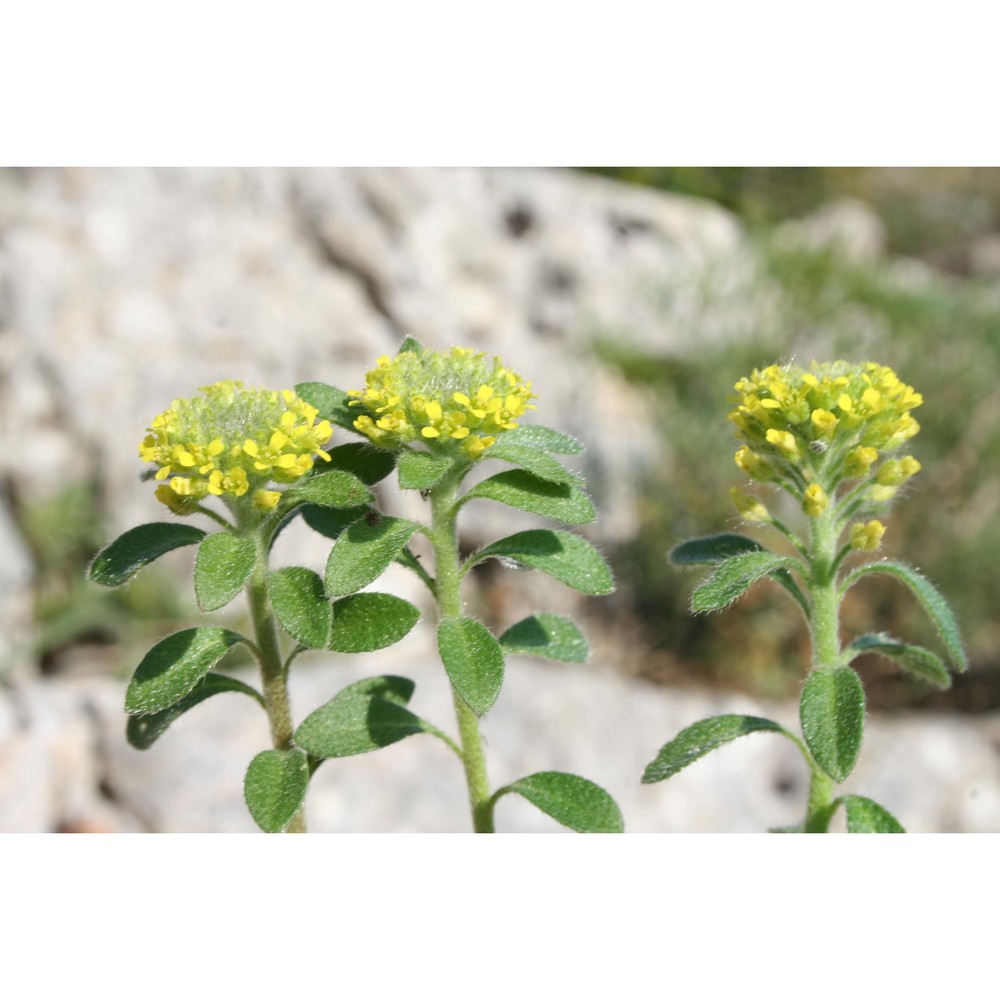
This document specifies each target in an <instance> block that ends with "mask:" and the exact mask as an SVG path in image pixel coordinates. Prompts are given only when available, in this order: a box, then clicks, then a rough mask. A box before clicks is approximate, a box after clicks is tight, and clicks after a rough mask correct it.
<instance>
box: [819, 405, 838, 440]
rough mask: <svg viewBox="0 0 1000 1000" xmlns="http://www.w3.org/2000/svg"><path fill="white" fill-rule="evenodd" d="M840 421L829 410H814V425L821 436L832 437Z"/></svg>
mask: <svg viewBox="0 0 1000 1000" xmlns="http://www.w3.org/2000/svg"><path fill="white" fill-rule="evenodd" d="M838 423H840V421H839V420H838V419H837V417H836V416H835V415H834V414H833V413H831V412H830V411H829V410H823V409H817V410H813V411H812V425H813V427H815V428H816V433H817V434H819V436H820V437H824V438H828V437H832V436H833V432H834V431H835V430H836V429H837V424H838Z"/></svg>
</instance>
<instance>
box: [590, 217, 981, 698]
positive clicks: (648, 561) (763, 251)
mask: <svg viewBox="0 0 1000 1000" xmlns="http://www.w3.org/2000/svg"><path fill="white" fill-rule="evenodd" d="M752 252H753V253H755V254H756V256H757V258H758V259H759V261H760V268H759V274H758V279H757V280H758V281H759V283H760V284H761V285H766V286H776V288H777V289H778V294H777V296H776V297H775V296H774V295H772V296H771V298H770V299H769V312H768V326H767V328H766V329H762V330H761V334H760V337H759V338H755V339H754V342H753V343H752V344H748V343H745V342H744V343H740V342H739V341H738V340H735V341H734V342H733V343H731V344H725V343H722V344H721V346H713V343H711V342H706V341H705V340H704V339H702V340H701V341H700V343H699V340H698V337H697V334H698V317H694V318H693V319H692V320H691V330H690V333H691V340H692V342H694V343H699V348H698V350H697V351H693V352H692V353H691V354H690V355H688V356H685V357H683V358H680V359H677V358H674V359H671V360H663V359H657V358H652V357H646V356H643V355H640V354H636V353H630V352H629V351H628V350H627V349H623V348H622V346H621V340H620V339H619V340H612V339H611V338H600V337H598V339H597V342H596V349H597V351H598V353H599V355H600V356H601V357H602V358H603V359H604V360H605V361H606V362H607V363H608V364H610V365H612V366H614V367H615V368H617V369H618V370H619V371H620V372H621V373H622V374H623V375H624V376H625V377H626V378H627V379H628V380H629V381H630V382H632V383H633V384H634V385H635V386H636V387H637V388H639V389H641V390H642V391H644V392H645V393H646V395H647V397H648V399H649V401H650V404H651V405H652V406H653V407H654V408H655V409H656V412H657V417H658V420H657V422H658V425H659V426H660V427H661V428H662V429H663V444H664V449H665V453H666V454H667V456H668V460H667V462H665V463H664V464H663V465H662V466H661V467H658V468H653V469H650V471H649V474H648V478H647V481H646V482H645V483H644V484H643V486H642V493H643V496H644V497H645V501H644V506H643V509H642V512H641V517H640V524H639V526H638V533H637V536H636V538H635V540H634V541H633V543H631V544H630V545H627V546H625V547H623V548H622V549H621V550H620V551H619V553H618V557H617V570H618V572H619V574H620V575H621V576H622V577H623V579H624V580H625V581H626V586H627V589H628V593H629V594H630V596H631V599H632V602H633V607H634V611H635V614H636V616H637V618H638V620H639V621H640V622H641V625H642V631H643V633H644V639H645V641H646V642H647V643H648V645H649V647H650V648H651V650H652V651H653V655H652V656H651V657H650V663H649V666H648V668H647V671H646V672H647V673H649V674H651V675H652V676H654V677H657V676H659V679H666V680H670V681H673V682H676V681H677V679H678V675H684V674H692V673H693V674H696V675H697V676H698V678H699V679H701V680H703V681H704V680H708V681H712V682H716V683H720V684H725V685H727V686H737V687H740V688H743V689H746V690H749V691H751V692H753V693H755V694H759V695H768V696H782V695H791V694H793V693H794V692H795V691H796V690H797V686H798V684H799V682H800V680H801V670H802V662H803V659H802V658H803V656H804V655H805V652H806V649H807V647H806V645H805V642H806V637H805V633H804V630H803V627H802V625H801V623H800V622H799V621H798V620H797V612H796V611H795V609H794V608H793V606H792V605H791V603H790V602H787V601H786V600H785V598H784V595H782V594H781V592H780V591H779V590H777V588H761V590H760V591H759V592H757V593H755V594H753V595H751V596H750V597H749V598H748V599H746V600H745V601H743V602H741V604H740V605H739V606H738V607H737V608H736V609H733V610H730V611H728V612H724V613H721V614H718V615H714V616H709V617H706V616H701V617H698V618H694V617H692V616H691V615H689V614H688V612H687V599H688V595H689V593H690V587H691V581H692V578H691V577H688V576H687V575H682V574H680V573H679V572H678V571H676V570H674V569H672V568H670V567H669V566H668V565H667V564H666V560H665V558H664V553H665V551H666V550H667V549H669V548H670V547H672V546H673V545H674V544H676V543H677V542H678V541H681V540H683V539H685V538H687V537H690V536H693V535H701V534H711V533H714V532H716V531H721V530H726V529H732V528H734V527H736V524H737V522H736V519H735V518H734V516H733V513H732V510H731V508H730V507H729V504H728V500H727V499H726V494H727V491H728V488H729V487H730V486H732V485H735V484H739V483H741V482H742V479H743V477H742V475H741V474H740V473H739V471H738V470H737V469H736V466H735V465H734V463H733V461H732V455H733V452H734V450H735V447H736V444H737V442H736V439H735V437H734V435H733V433H732V430H731V428H730V426H729V423H728V421H727V420H726V413H727V412H728V410H729V409H730V403H729V402H728V400H729V398H730V396H731V394H732V384H733V382H735V381H736V379H737V378H739V377H740V376H742V375H744V374H746V373H748V372H749V371H750V369H751V368H753V367H755V366H760V365H763V364H767V363H770V362H771V361H774V360H779V361H780V360H787V359H790V358H795V360H797V361H798V362H800V363H805V362H807V361H808V360H810V359H811V358H813V357H823V356H830V357H841V356H843V357H847V358H849V359H853V360H867V359H871V360H877V361H879V362H881V363H884V364H888V365H890V366H892V367H893V368H895V369H896V370H897V372H898V373H899V374H900V377H901V378H903V379H904V380H905V381H907V382H910V383H911V384H913V385H914V386H915V387H916V388H917V389H918V390H919V391H920V392H922V393H923V395H924V398H925V400H926V402H925V405H924V406H923V407H921V408H920V409H919V410H918V411H916V416H917V418H918V420H919V421H920V423H921V426H922V430H921V433H920V434H919V435H918V437H917V438H915V439H914V442H913V448H912V451H913V453H914V454H915V455H916V456H917V457H918V458H919V459H920V461H921V462H922V463H923V466H924V471H923V472H922V473H921V474H920V475H919V476H918V477H916V479H915V480H914V481H913V484H912V487H911V489H910V491H909V494H908V495H907V496H906V497H904V498H903V499H902V501H901V502H900V503H899V504H898V505H897V506H896V507H895V508H894V510H893V512H892V514H891V517H890V520H889V522H888V527H889V531H888V534H887V536H886V553H887V554H889V555H892V556H894V557H897V558H902V559H904V560H906V561H909V562H912V563H914V564H916V565H917V566H919V567H921V568H922V569H923V570H924V571H925V572H926V573H927V575H929V576H930V577H931V579H932V580H934V581H935V582H936V583H937V584H938V585H939V586H940V587H941V588H942V590H943V591H944V592H945V594H946V595H947V596H948V597H949V599H950V600H951V601H952V603H953V606H954V607H955V608H956V609H957V613H958V615H959V619H960V621H961V623H962V625H963V627H964V633H965V637H966V641H967V643H968V645H969V649H970V654H971V658H972V662H973V672H972V674H971V675H969V676H967V677H966V678H962V679H960V681H959V682H958V683H956V686H955V688H954V690H953V691H952V692H949V693H947V694H944V695H937V694H931V693H929V692H928V689H927V688H926V687H924V686H922V685H920V684H919V683H918V682H912V681H909V680H907V679H906V678H903V677H901V676H899V675H898V674H897V673H896V672H895V671H894V669H893V668H892V667H886V666H883V665H882V663H881V662H880V661H878V660H875V659H874V658H869V659H868V661H867V662H865V663H864V665H863V668H862V673H863V675H864V676H865V679H866V682H867V686H868V691H869V698H870V700H871V702H872V704H873V705H876V706H881V707H893V706H915V705H918V704H934V705H941V706H944V705H949V706H951V707H957V708H962V709H965V710H969V711H983V710H987V709H990V708H995V707H997V706H1000V659H998V656H997V645H998V638H1000V636H998V631H1000V629H998V625H997V623H996V620H995V613H994V603H995V592H996V591H995V587H996V568H997V566H998V565H1000V516H998V515H1000V393H998V392H997V373H998V371H1000V290H998V289H997V287H996V285H995V283H994V284H991V283H988V282H983V281H975V280H971V279H960V278H956V277H953V276H946V275H943V274H940V273H937V272H934V271H932V270H931V269H930V268H925V267H916V268H914V267H913V266H908V265H906V264H905V263H904V264H900V262H899V261H898V260H894V259H893V258H886V259H884V260H882V261H878V262H875V263H857V262H854V261H851V260H849V259H846V258H844V257H843V256H840V255H838V254H837V253H835V252H833V251H830V250H822V251H817V250H806V249H803V248H801V247H797V248H796V247H794V246H793V245H790V244H789V241H787V240H783V239H777V238H774V236H773V230H772V229H770V228H769V227H763V228H761V229H758V230H757V234H756V236H755V237H753V239H752ZM771 291H772V292H773V291H774V287H771ZM752 298H753V297H752V296H751V297H750V300H749V301H748V302H747V309H749V310H751V311H752V310H753V309H754V304H753V301H752ZM775 301H777V303H778V306H777V315H775V308H774V303H775ZM712 305H713V304H712V302H711V301H710V300H709V301H706V303H705V308H706V310H709V309H711V308H712ZM741 530H743V529H741ZM759 537H761V538H762V539H763V538H764V537H765V536H763V535H761V536H759ZM772 544H773V540H772ZM845 625H846V626H847V627H848V628H849V629H850V630H851V631H858V632H860V631H863V630H868V629H880V630H886V631H890V632H892V633H894V634H896V635H899V636H901V637H905V638H911V639H914V640H920V641H924V642H926V643H928V644H929V645H932V646H934V645H935V637H934V635H933V634H932V630H931V629H930V627H929V626H928V625H927V624H926V622H925V621H924V619H923V617H922V614H921V612H920V611H919V609H918V608H917V607H916V606H915V605H914V603H913V601H912V599H911V598H910V597H909V596H908V595H907V594H906V593H905V592H904V591H903V590H902V589H901V588H894V587H893V586H892V585H888V586H887V585H886V581H884V580H882V579H877V580H873V581H870V582H866V583H865V584H864V585H863V587H860V586H859V587H858V588H857V590H856V591H855V592H852V594H851V596H850V600H849V602H848V603H847V605H846V606H845Z"/></svg>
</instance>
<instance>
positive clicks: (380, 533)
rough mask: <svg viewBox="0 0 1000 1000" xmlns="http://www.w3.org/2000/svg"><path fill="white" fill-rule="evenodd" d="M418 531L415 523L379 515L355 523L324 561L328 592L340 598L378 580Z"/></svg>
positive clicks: (417, 525)
mask: <svg viewBox="0 0 1000 1000" xmlns="http://www.w3.org/2000/svg"><path fill="white" fill-rule="evenodd" d="M419 528H420V525H419V524H417V523H416V522H415V521H406V520H404V519H402V518H399V517H386V516H382V515H379V514H374V515H370V516H366V517H364V518H362V519H361V520H359V521H355V522H354V523H353V524H351V525H350V526H349V527H348V528H347V529H346V530H345V531H344V532H343V534H342V535H341V536H340V538H339V539H338V540H337V544H336V545H334V547H333V551H332V552H331V553H330V558H329V559H328V560H327V563H326V591H327V593H328V594H329V595H330V596H331V597H342V596H345V595H347V594H353V593H355V592H356V591H358V590H360V589H361V588H362V587H366V586H368V584H369V583H372V582H373V581H374V580H377V579H378V578H379V577H380V576H381V575H382V574H383V573H384V572H385V570H386V569H387V568H388V566H389V565H390V563H392V562H393V561H394V560H395V558H396V557H397V556H398V555H399V553H400V551H401V550H402V549H403V547H404V546H405V545H406V543H407V542H408V541H409V540H410V537H411V536H412V535H413V533H414V532H415V531H417V530H418V529H419Z"/></svg>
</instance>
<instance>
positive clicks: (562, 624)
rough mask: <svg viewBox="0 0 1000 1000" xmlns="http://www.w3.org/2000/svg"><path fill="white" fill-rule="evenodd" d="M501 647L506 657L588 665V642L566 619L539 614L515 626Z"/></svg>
mask: <svg viewBox="0 0 1000 1000" xmlns="http://www.w3.org/2000/svg"><path fill="white" fill-rule="evenodd" d="M500 645H501V646H502V647H503V650H504V652H505V653H521V654H527V655H530V656H544V657H545V658H546V659H549V660H561V661H562V662H564V663H586V662H587V657H588V656H589V655H590V649H589V648H588V647H587V640H586V639H585V638H584V637H583V633H582V632H581V631H580V630H579V629H578V628H577V627H576V624H575V623H574V622H572V621H570V620H569V619H568V618H563V617H562V615H553V614H547V613H546V614H537V615H532V616H531V617H530V618H525V619H523V620H522V621H519V622H518V623H517V624H516V625H511V627H510V628H509V629H507V631H506V632H504V634H503V635H502V636H500Z"/></svg>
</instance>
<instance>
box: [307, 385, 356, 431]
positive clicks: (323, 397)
mask: <svg viewBox="0 0 1000 1000" xmlns="http://www.w3.org/2000/svg"><path fill="white" fill-rule="evenodd" d="M295 391H296V393H297V394H298V395H299V398H301V399H304V400H305V401H306V402H307V403H308V404H309V405H310V406H315V407H316V409H317V410H319V416H320V419H321V420H329V421H330V422H331V423H333V424H336V425H337V426H338V427H343V428H345V430H349V431H354V432H355V433H357V431H356V429H355V427H354V421H355V420H357V419H358V413H359V409H360V408H359V407H357V406H348V405H347V404H348V401H349V400H350V398H351V397H350V396H348V395H347V393H346V392H344V391H343V390H342V389H337V388H335V387H334V386H332V385H326V384H324V383H323V382H300V383H299V384H298V385H297V386H296V387H295Z"/></svg>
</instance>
